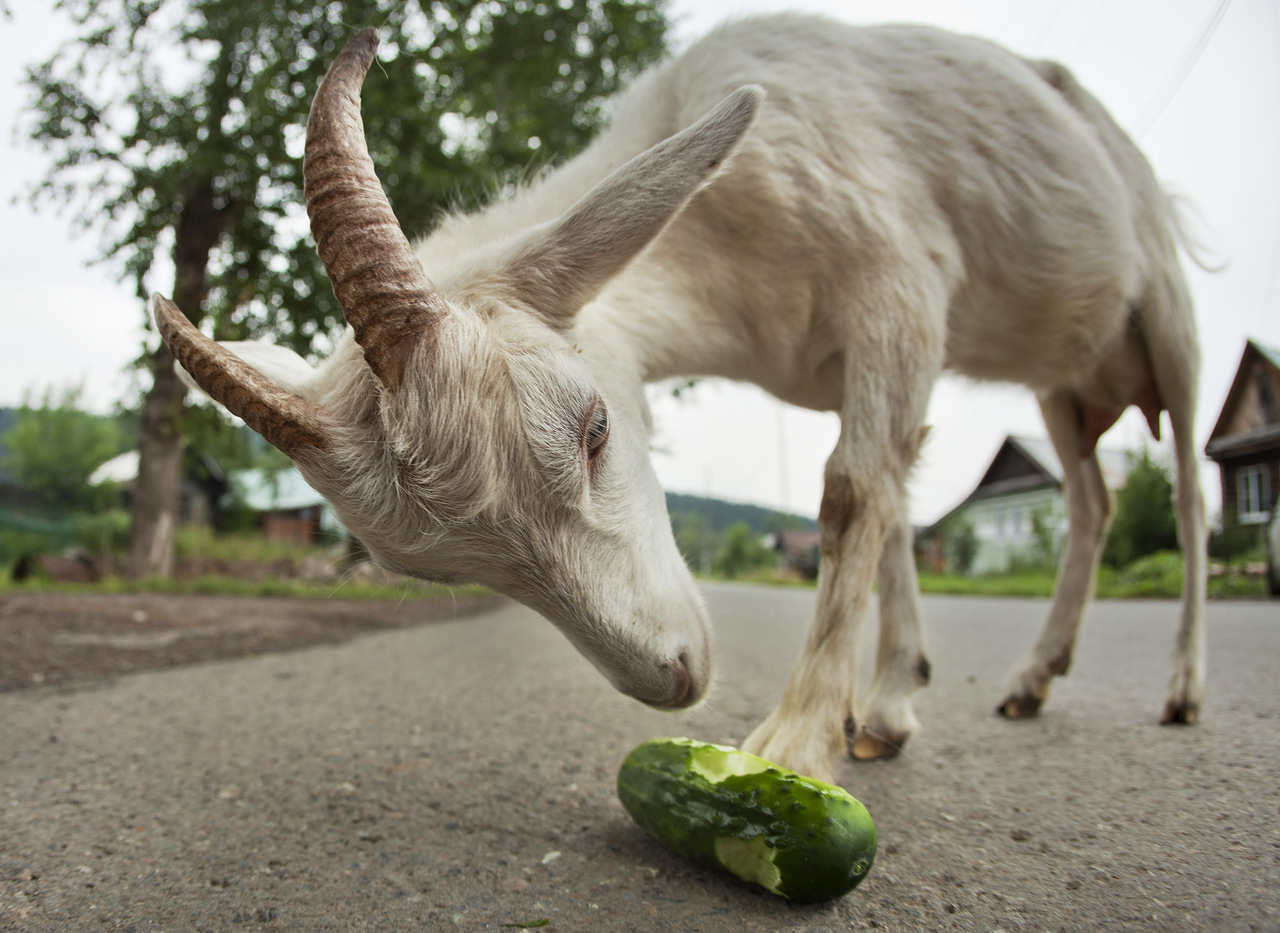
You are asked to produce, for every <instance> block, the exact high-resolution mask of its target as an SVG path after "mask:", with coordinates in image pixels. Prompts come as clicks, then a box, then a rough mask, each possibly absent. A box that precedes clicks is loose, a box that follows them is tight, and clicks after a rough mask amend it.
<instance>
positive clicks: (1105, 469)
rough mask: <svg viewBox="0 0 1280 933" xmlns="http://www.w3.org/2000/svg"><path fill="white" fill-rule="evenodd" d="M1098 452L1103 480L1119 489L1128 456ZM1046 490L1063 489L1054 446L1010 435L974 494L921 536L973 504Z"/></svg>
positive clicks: (1106, 450)
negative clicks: (1034, 490) (982, 500)
mask: <svg viewBox="0 0 1280 933" xmlns="http://www.w3.org/2000/svg"><path fill="white" fill-rule="evenodd" d="M1097 452H1098V465H1099V467H1100V468H1101V469H1102V478H1103V479H1104V480H1105V481H1106V484H1107V486H1109V487H1110V488H1111V489H1119V488H1120V487H1121V486H1123V485H1124V482H1125V478H1126V477H1127V476H1128V475H1129V455H1128V454H1127V453H1125V452H1124V451H1123V450H1114V449H1110V448H1103V447H1099V448H1098V450H1097ZM1046 488H1052V489H1061V488H1062V464H1061V463H1060V462H1059V460H1058V454H1057V452H1056V451H1055V450H1054V448H1053V442H1052V441H1050V440H1049V439H1048V438H1043V437H1021V436H1015V435H1012V434H1010V435H1009V436H1007V437H1006V438H1005V439H1004V441H1003V442H1002V443H1001V444H1000V448H999V449H998V450H997V451H996V454H995V456H994V457H992V458H991V465H990V466H988V467H987V470H986V472H985V473H983V475H982V479H980V480H979V481H978V485H977V486H975V487H974V489H973V492H971V493H969V495H967V496H966V497H965V498H964V499H962V500H961V501H960V502H959V503H958V504H957V505H956V506H955V508H953V509H951V511H949V512H947V514H946V515H944V516H942V518H940V519H938V520H937V521H936V522H934V523H933V524H932V525H930V526H929V527H928V528H926V529H925V530H924V531H923V532H921V533H920V534H921V535H928V534H930V533H932V532H933V531H935V530H937V529H938V528H939V527H941V526H942V525H943V524H944V523H945V522H946V521H947V519H949V518H951V516H953V515H955V514H956V513H957V512H959V511H960V510H961V509H963V508H964V507H965V506H966V505H968V504H969V503H970V502H975V501H977V500H980V499H993V498H996V497H999V496H1005V495H1010V494H1011V493H1016V492H1029V491H1031V490H1033V489H1046Z"/></svg>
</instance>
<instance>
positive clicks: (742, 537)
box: [711, 522, 777, 580]
mask: <svg viewBox="0 0 1280 933" xmlns="http://www.w3.org/2000/svg"><path fill="white" fill-rule="evenodd" d="M776 561H777V555H775V554H774V553H773V551H771V550H769V549H768V548H767V547H765V546H764V545H763V544H761V543H760V539H759V538H758V537H757V536H756V535H755V534H754V533H753V532H752V530H751V527H750V526H749V525H748V524H747V523H746V522H737V523H736V524H734V525H732V526H730V528H729V530H728V531H726V532H725V534H724V542H723V543H722V544H721V546H720V550H719V551H717V552H716V556H715V560H714V561H712V563H711V569H712V570H713V571H714V572H715V573H717V574H719V575H720V576H723V577H727V578H729V579H730V580H732V579H733V578H734V577H738V576H741V575H743V574H745V573H748V572H749V571H752V570H755V569H757V568H759V567H764V566H767V565H769V564H772V563H775V562H776Z"/></svg>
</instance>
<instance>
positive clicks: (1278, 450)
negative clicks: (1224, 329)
mask: <svg viewBox="0 0 1280 933" xmlns="http://www.w3.org/2000/svg"><path fill="white" fill-rule="evenodd" d="M1204 452H1205V453H1206V454H1207V455H1208V456H1209V458H1210V459H1212V460H1213V461H1215V462H1216V463H1217V464H1218V467H1219V469H1220V470H1221V473H1222V515H1223V518H1224V520H1227V521H1230V520H1234V521H1236V522H1238V523H1239V524H1241V525H1262V524H1264V523H1265V522H1266V521H1267V519H1268V518H1269V517H1270V515H1271V510H1272V508H1273V507H1274V506H1275V503H1276V496H1277V494H1280V350H1277V349H1275V348H1273V347H1266V346H1263V345H1262V344H1260V343H1258V342H1257V341H1254V340H1250V341H1248V342H1247V343H1246V344H1245V347H1244V353H1243V355H1241V357H1240V365H1239V366H1238V367H1237V368H1236V376H1235V379H1234V380H1232V382H1231V389H1230V391H1228V392H1227V400H1226V401H1225V402H1224V403H1223V405H1222V412H1221V414H1219V415H1218V422H1217V424H1215V425H1214V426H1213V433H1211V434H1210V435H1209V441H1208V443H1207V444H1206V445H1205V448H1204Z"/></svg>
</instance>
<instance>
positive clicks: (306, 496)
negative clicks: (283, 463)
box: [231, 467, 325, 512]
mask: <svg viewBox="0 0 1280 933" xmlns="http://www.w3.org/2000/svg"><path fill="white" fill-rule="evenodd" d="M231 482H232V484H233V485H234V486H235V487H236V490H237V491H238V492H239V493H240V496H241V498H242V499H243V500H244V502H245V504H246V505H248V506H249V507H250V508H251V509H254V510H255V511H258V512H286V511H290V510H292V509H305V508H308V507H310V506H313V505H324V504H325V500H324V496H322V495H320V493H318V492H316V491H315V490H314V489H312V488H311V487H310V486H309V485H307V481H306V480H305V479H303V478H302V474H301V473H299V472H298V471H297V469H296V468H294V467H289V468H288V469H286V470H277V471H273V472H270V473H268V472H267V471H266V470H238V471H236V472H235V473H233V474H231Z"/></svg>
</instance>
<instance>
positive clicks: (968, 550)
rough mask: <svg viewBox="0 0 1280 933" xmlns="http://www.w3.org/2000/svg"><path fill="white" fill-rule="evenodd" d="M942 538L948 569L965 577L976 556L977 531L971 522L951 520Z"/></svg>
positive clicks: (971, 567)
mask: <svg viewBox="0 0 1280 933" xmlns="http://www.w3.org/2000/svg"><path fill="white" fill-rule="evenodd" d="M942 540H943V548H944V550H945V553H946V557H947V565H948V569H950V570H951V571H952V572H953V573H958V574H959V575H960V576H962V577H967V576H968V575H969V572H970V571H971V570H972V569H973V562H974V560H976V559H977V557H978V533H977V532H976V531H975V530H974V528H973V523H972V522H969V521H966V520H963V519H961V520H953V521H952V522H951V523H950V524H949V525H948V526H947V528H946V529H945V530H944V532H943V538H942Z"/></svg>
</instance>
